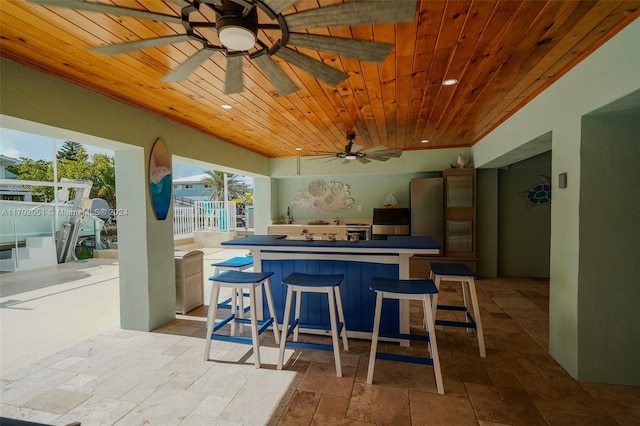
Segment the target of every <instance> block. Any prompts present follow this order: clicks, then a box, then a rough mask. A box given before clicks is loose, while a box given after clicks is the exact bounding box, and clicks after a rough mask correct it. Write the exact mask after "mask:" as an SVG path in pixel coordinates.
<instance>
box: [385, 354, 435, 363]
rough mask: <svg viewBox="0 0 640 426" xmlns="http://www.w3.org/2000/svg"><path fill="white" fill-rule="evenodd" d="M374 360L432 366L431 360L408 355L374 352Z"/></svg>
mask: <svg viewBox="0 0 640 426" xmlns="http://www.w3.org/2000/svg"><path fill="white" fill-rule="evenodd" d="M376 359H383V360H386V361H400V362H410V363H412V364H423V365H433V358H422V357H417V356H410V355H398V354H388V353H383V352H376Z"/></svg>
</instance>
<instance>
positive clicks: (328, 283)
mask: <svg viewBox="0 0 640 426" xmlns="http://www.w3.org/2000/svg"><path fill="white" fill-rule="evenodd" d="M343 279H344V275H342V274H335V275H312V274H303V273H300V272H293V273H291V274H289V275H288V276H287V277H285V278H283V279H282V282H283V283H285V284H293V285H297V286H301V287H334V286H338V285H340V283H341V282H342V280H343Z"/></svg>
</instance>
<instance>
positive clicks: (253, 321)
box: [204, 270, 280, 368]
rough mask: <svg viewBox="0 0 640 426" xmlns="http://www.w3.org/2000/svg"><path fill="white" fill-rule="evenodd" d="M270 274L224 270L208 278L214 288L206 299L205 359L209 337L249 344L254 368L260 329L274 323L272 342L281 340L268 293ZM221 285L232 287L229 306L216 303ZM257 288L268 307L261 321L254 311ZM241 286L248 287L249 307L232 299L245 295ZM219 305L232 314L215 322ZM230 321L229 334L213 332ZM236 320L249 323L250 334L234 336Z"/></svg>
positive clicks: (207, 355)
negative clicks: (265, 316)
mask: <svg viewBox="0 0 640 426" xmlns="http://www.w3.org/2000/svg"><path fill="white" fill-rule="evenodd" d="M272 275H273V272H240V271H235V270H227V271H224V272H221V273H219V274H216V275H214V276H212V277H210V278H209V280H210V281H211V282H212V283H213V289H212V291H211V301H210V302H209V313H208V315H207V334H206V335H205V339H206V343H205V349H204V360H205V361H208V360H209V355H210V353H211V340H223V341H227V342H234V343H242V344H249V345H252V346H253V354H254V363H255V366H256V368H260V343H259V336H260V334H262V332H263V331H264V330H266V329H267V328H268V327H270V326H273V335H274V339H275V342H276V344H279V343H280V334H279V332H278V321H277V318H276V309H275V304H274V303H273V296H272V295H271V287H270V285H269V278H270V277H271V276H272ZM221 287H226V288H231V289H232V290H233V295H234V296H233V298H234V301H233V303H232V304H231V305H223V304H221V303H218V298H219V296H220V288H221ZM256 287H262V289H263V291H264V294H265V297H266V299H267V304H268V306H269V313H270V315H271V316H270V317H269V318H266V319H264V320H260V319H259V318H258V314H257V312H256V306H257V305H256ZM244 289H247V290H248V294H247V295H248V296H249V306H248V307H247V308H244V305H243V303H242V302H241V303H240V304H237V303H236V301H235V298H236V297H239V298H240V299H243V298H244V295H245V293H244ZM226 302H228V301H226ZM226 302H225V303H226ZM219 308H227V309H229V308H230V309H231V314H230V315H228V316H227V317H225V318H224V319H222V320H221V321H219V322H217V321H216V313H217V311H218V309H219ZM247 311H249V312H250V318H248V319H247V318H245V317H244V314H245V313H246V312H247ZM229 323H231V335H224V334H216V332H217V331H218V330H220V329H221V328H222V327H224V326H225V325H227V324H229ZM236 323H238V324H248V325H250V328H251V337H244V336H236V335H235V325H236Z"/></svg>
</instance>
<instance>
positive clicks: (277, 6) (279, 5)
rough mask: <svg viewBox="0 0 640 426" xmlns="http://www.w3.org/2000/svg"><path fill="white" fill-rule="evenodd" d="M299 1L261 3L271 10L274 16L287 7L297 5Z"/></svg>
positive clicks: (271, 0)
mask: <svg viewBox="0 0 640 426" xmlns="http://www.w3.org/2000/svg"><path fill="white" fill-rule="evenodd" d="M299 1H300V0H263V1H262V2H263V3H264V4H266V5H267V6H268V7H269V9H271V10H273V11H274V12H275V13H276V14H278V13H280V12H282V11H283V10H285V9H286V8H288V7H291V6H293V5H294V4H296V3H298V2H299Z"/></svg>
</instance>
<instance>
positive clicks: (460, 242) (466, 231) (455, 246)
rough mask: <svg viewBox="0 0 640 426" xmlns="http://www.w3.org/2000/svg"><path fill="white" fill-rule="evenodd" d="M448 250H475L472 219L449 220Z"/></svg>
mask: <svg viewBox="0 0 640 426" xmlns="http://www.w3.org/2000/svg"><path fill="white" fill-rule="evenodd" d="M447 250H449V251H452V252H471V251H473V222H472V221H470V220H448V221H447Z"/></svg>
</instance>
